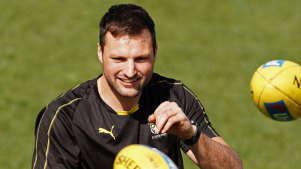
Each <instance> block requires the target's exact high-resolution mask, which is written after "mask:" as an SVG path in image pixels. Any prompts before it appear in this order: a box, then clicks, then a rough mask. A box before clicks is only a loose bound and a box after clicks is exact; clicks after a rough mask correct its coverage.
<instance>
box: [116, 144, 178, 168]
mask: <svg viewBox="0 0 301 169" xmlns="http://www.w3.org/2000/svg"><path fill="white" fill-rule="evenodd" d="M129 168H131V169H178V168H177V166H176V165H175V164H174V163H173V161H172V160H171V159H170V158H169V157H168V156H166V155H165V154H164V153H162V152H161V151H159V150H157V149H155V148H152V147H149V146H145V145H139V144H132V145H129V146H126V147H124V148H123V149H121V151H120V152H119V153H118V154H117V156H116V157H115V160H114V164H113V169H129Z"/></svg>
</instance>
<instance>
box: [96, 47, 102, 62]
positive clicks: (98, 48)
mask: <svg viewBox="0 0 301 169" xmlns="http://www.w3.org/2000/svg"><path fill="white" fill-rule="evenodd" d="M97 55H98V60H99V61H100V63H102V61H103V60H102V50H101V46H100V44H99V43H97Z"/></svg>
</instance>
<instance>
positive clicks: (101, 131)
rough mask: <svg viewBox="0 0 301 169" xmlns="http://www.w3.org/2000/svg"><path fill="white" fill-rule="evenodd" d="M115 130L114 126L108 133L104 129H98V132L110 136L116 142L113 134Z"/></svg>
mask: <svg viewBox="0 0 301 169" xmlns="http://www.w3.org/2000/svg"><path fill="white" fill-rule="evenodd" d="M113 128H114V125H113V126H112V128H111V131H108V130H106V129H104V128H99V129H98V132H99V133H105V134H110V135H111V136H112V137H113V139H114V140H115V136H114V134H113Z"/></svg>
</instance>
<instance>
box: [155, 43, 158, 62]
mask: <svg viewBox="0 0 301 169" xmlns="http://www.w3.org/2000/svg"><path fill="white" fill-rule="evenodd" d="M157 50H158V45H156V47H155V61H156V58H157Z"/></svg>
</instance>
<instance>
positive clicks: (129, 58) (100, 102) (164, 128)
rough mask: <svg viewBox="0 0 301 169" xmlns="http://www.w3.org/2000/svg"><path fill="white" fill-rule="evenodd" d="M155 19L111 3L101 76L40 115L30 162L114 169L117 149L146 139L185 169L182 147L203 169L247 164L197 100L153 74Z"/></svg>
mask: <svg viewBox="0 0 301 169" xmlns="http://www.w3.org/2000/svg"><path fill="white" fill-rule="evenodd" d="M156 57H157V42H156V35H155V29H154V23H153V20H152V19H151V17H150V16H149V15H148V13H147V12H146V11H145V10H144V9H143V8H141V7H139V6H136V5H131V4H122V5H115V6H112V7H111V8H110V9H109V11H108V12H107V13H106V14H105V15H104V16H103V18H102V20H101V22H100V38H99V43H98V58H99V61H100V62H101V63H102V66H103V72H102V74H101V75H100V76H99V77H97V78H95V79H92V80H89V81H87V82H84V83H82V84H80V85H78V86H77V87H74V88H72V89H70V90H68V91H67V92H66V93H64V94H62V95H61V96H59V97H57V98H56V99H55V100H53V101H52V102H51V103H50V104H48V105H47V106H46V107H45V108H44V109H43V110H42V111H41V112H40V113H39V115H38V117H37V120H36V128H35V136H36V140H35V150H34V154H33V161H32V168H34V169H36V168H55V169H56V168H72V169H75V168H78V169H99V168H104V169H106V168H113V161H114V159H115V157H116V155H117V153H118V152H119V151H120V150H121V149H122V148H124V147H125V146H127V145H130V144H144V145H148V146H151V147H154V148H156V149H158V150H160V151H162V152H163V153H165V154H166V155H168V156H169V157H170V158H171V159H172V160H173V161H174V163H175V164H176V165H177V166H178V167H179V168H180V169H181V168H183V160H182V155H181V149H182V150H183V151H184V152H185V153H186V154H187V156H188V157H189V158H190V159H191V160H192V161H193V162H195V164H196V165H198V166H199V167H200V168H203V169H207V168H208V169H209V168H210V169H211V168H212V169H241V168H242V163H241V160H240V158H239V155H238V154H237V153H236V152H235V151H234V150H233V149H232V148H231V147H230V146H229V145H228V144H227V143H226V142H225V141H224V140H223V139H222V138H221V137H220V136H219V135H218V133H217V132H216V131H215V129H214V128H213V126H212V124H211V123H210V121H209V119H208V116H207V114H206V113H205V110H204V107H203V106H202V104H201V103H200V101H199V100H198V98H197V97H196V96H195V95H194V94H193V93H192V91H191V90H189V88H188V87H187V86H185V85H184V84H183V83H182V82H181V81H179V80H174V79H171V78H166V77H163V76H160V75H159V74H156V73H153V69H154V63H155V60H156Z"/></svg>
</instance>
